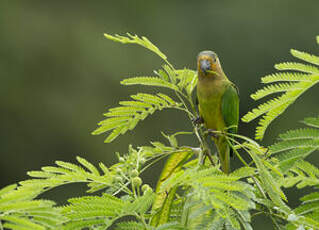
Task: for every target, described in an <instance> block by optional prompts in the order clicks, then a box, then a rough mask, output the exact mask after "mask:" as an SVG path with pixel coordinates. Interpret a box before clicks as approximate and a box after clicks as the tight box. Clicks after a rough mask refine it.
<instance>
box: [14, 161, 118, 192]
mask: <svg viewBox="0 0 319 230" xmlns="http://www.w3.org/2000/svg"><path fill="white" fill-rule="evenodd" d="M77 161H78V162H79V163H80V164H81V165H82V166H83V167H81V166H78V165H76V164H73V163H69V162H63V161H56V164H57V165H58V167H53V166H46V167H42V171H30V172H28V175H29V176H31V177H34V178H36V179H30V180H25V181H22V182H20V184H21V185H23V186H29V187H34V188H36V187H38V188H39V189H40V190H41V192H43V191H46V190H47V189H50V188H54V187H57V186H61V185H64V184H69V183H79V182H81V183H87V184H88V187H89V188H90V189H89V190H88V192H96V191H98V190H101V189H104V188H106V187H109V186H111V185H112V181H113V175H114V173H113V174H112V173H111V172H110V171H109V170H108V169H107V167H106V166H105V165H104V164H103V163H100V168H101V170H102V171H103V174H101V173H100V172H99V170H98V169H97V168H96V167H95V166H94V165H93V164H91V163H90V162H88V161H87V160H85V159H84V158H81V157H77Z"/></svg>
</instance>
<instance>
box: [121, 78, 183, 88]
mask: <svg viewBox="0 0 319 230" xmlns="http://www.w3.org/2000/svg"><path fill="white" fill-rule="evenodd" d="M121 84H122V85H149V86H159V87H164V88H169V89H173V90H178V87H177V86H176V85H174V84H172V83H170V82H167V81H164V80H163V79H160V78H158V77H132V78H128V79H125V80H123V81H121Z"/></svg>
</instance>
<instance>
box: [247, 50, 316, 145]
mask: <svg viewBox="0 0 319 230" xmlns="http://www.w3.org/2000/svg"><path fill="white" fill-rule="evenodd" d="M291 53H292V55H293V56H295V57H297V58H299V59H301V60H303V61H306V62H308V63H311V64H318V63H319V57H317V56H314V55H310V54H308V53H305V52H300V51H297V50H292V51H291ZM275 68H276V69H277V70H289V71H291V70H294V71H299V72H288V73H287V72H283V73H276V74H272V75H268V76H266V77H263V78H262V83H274V82H278V81H287V82H288V83H279V84H278V83H276V84H270V85H267V86H266V87H264V88H263V89H260V90H258V91H257V92H256V93H254V94H252V95H251V97H252V98H253V99H254V100H258V99H261V98H263V97H265V96H268V95H273V94H275V93H283V95H281V96H279V97H276V98H274V99H270V100H268V101H266V102H265V103H263V104H261V105H259V106H258V107H257V108H254V109H253V110H252V111H250V112H248V113H247V114H246V115H245V116H243V117H242V120H243V121H244V122H250V121H252V120H254V119H255V118H257V117H259V116H262V117H261V118H260V120H259V123H258V126H257V128H256V139H262V138H263V137H264V134H265V131H266V129H267V128H268V126H269V125H270V123H271V122H272V121H273V120H274V119H276V117H278V116H279V115H280V114H282V113H283V112H284V111H285V110H286V109H287V108H288V106H290V105H291V104H292V103H294V101H295V100H296V99H297V98H299V97H300V96H301V95H302V94H303V93H304V92H305V91H307V90H308V89H310V88H311V87H312V86H314V85H316V84H317V83H318V82H319V68H317V67H316V66H313V65H308V64H302V63H295V62H285V63H280V64H276V65H275Z"/></svg>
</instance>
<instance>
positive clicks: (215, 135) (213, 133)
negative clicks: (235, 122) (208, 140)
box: [207, 129, 219, 138]
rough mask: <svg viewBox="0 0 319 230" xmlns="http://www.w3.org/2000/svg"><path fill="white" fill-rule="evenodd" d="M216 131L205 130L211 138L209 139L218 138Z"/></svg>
mask: <svg viewBox="0 0 319 230" xmlns="http://www.w3.org/2000/svg"><path fill="white" fill-rule="evenodd" d="M216 131H217V130H215V129H207V134H208V135H209V136H211V137H215V138H216V137H218V136H219V134H218V133H217V132H216Z"/></svg>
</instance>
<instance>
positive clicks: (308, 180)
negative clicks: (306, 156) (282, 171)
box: [280, 160, 319, 189]
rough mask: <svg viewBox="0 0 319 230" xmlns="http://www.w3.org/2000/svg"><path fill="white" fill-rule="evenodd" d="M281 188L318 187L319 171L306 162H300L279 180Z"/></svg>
mask: <svg viewBox="0 0 319 230" xmlns="http://www.w3.org/2000/svg"><path fill="white" fill-rule="evenodd" d="M280 183H281V184H282V186H284V187H287V188H289V187H292V186H294V185H296V186H297V188H299V189H300V188H304V187H306V186H318V185H319V169H318V168H317V167H316V166H314V165H312V164H310V163H309V162H307V161H304V160H300V161H298V162H296V163H295V165H294V167H292V168H291V169H290V170H289V173H287V176H286V177H285V178H282V179H281V182H280Z"/></svg>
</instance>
